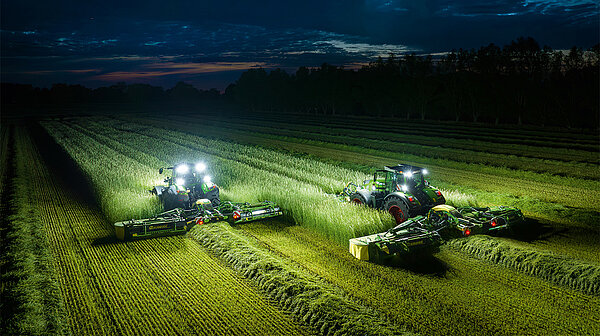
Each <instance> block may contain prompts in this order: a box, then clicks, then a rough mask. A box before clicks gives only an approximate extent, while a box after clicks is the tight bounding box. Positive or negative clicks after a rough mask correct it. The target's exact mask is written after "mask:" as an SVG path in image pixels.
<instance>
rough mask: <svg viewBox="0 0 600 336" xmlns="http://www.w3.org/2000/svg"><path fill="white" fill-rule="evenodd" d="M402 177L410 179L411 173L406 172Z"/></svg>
mask: <svg viewBox="0 0 600 336" xmlns="http://www.w3.org/2000/svg"><path fill="white" fill-rule="evenodd" d="M404 176H406V177H412V176H413V173H412V172H406V173H404Z"/></svg>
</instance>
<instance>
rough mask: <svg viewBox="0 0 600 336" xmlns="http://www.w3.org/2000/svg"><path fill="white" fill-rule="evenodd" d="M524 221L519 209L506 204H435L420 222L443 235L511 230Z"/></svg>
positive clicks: (466, 234)
mask: <svg viewBox="0 0 600 336" xmlns="http://www.w3.org/2000/svg"><path fill="white" fill-rule="evenodd" d="M524 223H525V217H523V214H522V213H521V210H519V209H517V208H513V207H507V206H494V207H479V208H476V207H459V208H454V207H452V206H450V205H447V204H442V205H437V206H435V207H433V208H432V209H431V210H429V213H428V214H427V220H426V221H423V222H422V223H421V224H422V226H423V227H425V228H427V229H430V230H439V229H441V231H440V232H441V233H442V235H443V236H444V237H447V236H457V235H458V236H469V235H471V234H480V233H484V234H485V233H495V232H499V231H505V230H511V229H513V228H514V227H516V226H519V225H522V224H524Z"/></svg>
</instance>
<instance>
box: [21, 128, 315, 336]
mask: <svg viewBox="0 0 600 336" xmlns="http://www.w3.org/2000/svg"><path fill="white" fill-rule="evenodd" d="M70 135H71V136H74V134H73V133H71V134H70ZM62 140H65V139H62ZM84 148H85V147H84ZM67 149H69V150H77V148H73V147H70V148H67ZM94 164H95V165H102V162H94ZM115 173H116V174H118V173H119V172H118V171H117V172H115ZM35 176H36V174H33V175H32V178H34V177H35ZM43 176H46V179H51V176H50V175H49V173H46V174H45V175H43ZM41 180H44V179H41ZM40 187H44V186H43V185H41V186H40ZM46 188H48V187H46ZM42 191H46V192H47V193H48V194H50V195H51V196H52V198H54V197H56V198H59V199H60V198H66V202H64V203H63V204H60V205H59V206H58V208H57V209H56V210H57V214H58V218H48V219H46V221H47V222H50V223H48V225H49V226H50V227H53V228H55V229H57V230H58V231H60V232H58V235H57V236H56V237H54V240H58V241H59V242H60V243H62V244H66V245H64V246H63V248H64V247H66V249H64V250H65V251H63V249H60V248H59V247H58V246H56V250H55V251H54V252H55V253H56V254H57V255H60V256H61V257H62V258H75V260H83V261H84V265H82V266H83V268H84V269H85V270H86V271H87V272H89V273H90V274H87V275H86V274H82V273H81V272H80V273H77V272H76V273H71V274H65V275H64V277H63V279H64V283H63V284H62V286H61V288H64V289H65V290H68V288H69V287H70V286H73V285H78V284H81V282H79V283H78V282H77V281H73V280H75V279H77V280H82V282H83V284H87V283H90V284H98V285H97V286H96V285H94V286H92V287H88V288H86V289H85V290H81V291H78V292H77V293H73V294H72V295H73V296H72V297H69V299H68V300H66V301H67V305H68V308H69V310H71V311H73V312H74V314H73V317H74V319H73V320H71V321H70V322H71V326H72V327H73V328H74V333H77V334H93V333H94V332H93V330H94V329H95V330H102V326H103V325H104V326H109V327H110V326H113V327H114V328H115V330H114V332H113V331H110V330H105V331H104V332H101V333H103V334H140V333H142V334H152V333H156V332H157V331H158V330H162V332H164V333H169V334H184V335H187V334H196V333H197V334H207V335H214V334H233V335H247V334H250V335H263V334H265V333H267V334H273V335H292V334H306V333H307V332H308V331H307V330H306V329H305V328H303V327H301V326H299V325H298V324H297V323H294V322H293V321H292V319H291V318H290V317H289V316H287V315H285V314H283V313H281V312H279V311H278V310H277V309H276V308H275V307H274V306H273V305H272V304H271V303H270V302H269V301H268V300H266V299H265V298H263V297H262V295H260V294H258V292H257V291H256V290H255V289H253V288H252V287H250V285H249V284H247V283H245V282H244V281H240V280H239V278H238V276H237V275H235V273H234V272H233V270H230V269H229V268H227V267H225V266H224V265H222V264H221V263H220V262H219V261H217V260H215V259H214V257H211V256H209V255H208V254H207V253H206V251H204V250H202V249H199V248H198V247H197V243H195V242H193V241H191V240H189V239H185V238H183V237H171V238H168V237H167V238H164V239H155V240H149V241H141V242H132V243H114V242H113V243H110V240H109V242H108V243H99V244H97V245H95V244H94V242H95V241H98V240H100V241H103V240H104V241H105V240H106V239H107V238H108V239H111V238H110V237H112V236H113V235H114V233H113V232H112V230H111V229H110V223H107V222H106V220H105V219H103V218H102V217H101V216H99V215H98V213H97V210H96V209H93V208H90V207H89V206H86V205H85V204H81V203H80V202H78V200H77V199H76V198H73V197H72V195H69V194H68V193H65V191H64V189H62V188H60V186H59V187H57V188H51V189H42ZM45 206H49V207H52V206H57V205H56V204H53V203H51V202H48V203H47V204H45ZM69 227H73V228H74V229H75V231H74V233H73V234H69V230H70V229H69ZM65 230H66V232H65ZM59 237H60V238H59ZM190 243H191V244H192V246H194V247H193V249H192V250H191V253H188V252H190V251H189V250H188V248H187V247H186V246H188V247H189V245H187V244H190ZM73 245H75V246H73ZM169 245H171V247H170V249H171V250H173V249H176V250H181V253H175V254H173V253H171V254H165V251H164V250H160V248H162V246H169ZM137 246H139V248H137ZM132 247H136V248H135V249H132ZM155 247H158V248H157V249H154V248H155ZM78 250H79V251H80V252H75V253H73V251H78ZM162 259H164V263H165V264H166V265H169V267H170V268H171V269H168V268H167V269H162V268H157V267H156V264H155V262H157V260H160V262H161V263H162V262H163V261H162ZM151 261H152V262H151ZM69 262H73V261H72V260H70V261H69ZM207 265H209V267H214V268H213V269H211V268H207ZM210 265H215V266H210ZM105 269H106V270H107V271H105ZM215 269H216V270H220V272H218V273H216V272H215ZM201 276H204V277H207V278H212V279H213V280H211V281H204V282H201V281H200V282H199V281H198V280H199V277H201ZM229 284H230V285H229ZM181 288H186V289H187V290H189V293H190V294H189V295H184V296H183V297H185V299H178V298H180V297H181V292H180V291H179V290H178V289H181ZM161 289H162V290H161ZM224 290H225V291H224ZM86 292H87V294H86ZM90 296H91V297H94V299H92V300H89V301H88V303H87V304H88V305H89V304H91V305H92V306H91V307H85V306H84V307H79V306H78V304H80V303H81V301H80V299H81V298H89V297H90ZM240 297H243V298H244V299H243V300H241V299H240ZM211 298H212V299H211ZM178 301H179V302H184V301H185V302H187V304H185V305H178V304H176V303H177V302H178ZM203 302H204V303H203ZM96 304H99V306H95V305H96ZM103 305H108V309H106V311H107V312H108V314H107V316H106V317H104V318H100V319H99V320H98V322H97V323H90V324H89V325H88V326H87V327H89V328H91V329H88V328H86V329H79V326H78V324H79V323H80V322H86V321H88V320H89V319H86V318H85V315H86V314H87V313H83V314H81V313H79V312H80V311H81V310H87V311H88V312H90V313H91V315H98V314H104V309H105V308H106V307H102V306H103ZM189 310H192V314H190V315H191V316H195V318H189V319H188V314H189ZM211 316H212V320H211V322H210V323H207V322H206V319H207V318H210V317H211ZM111 319H114V321H113V322H111ZM212 321H222V323H218V322H216V323H213V322H212Z"/></svg>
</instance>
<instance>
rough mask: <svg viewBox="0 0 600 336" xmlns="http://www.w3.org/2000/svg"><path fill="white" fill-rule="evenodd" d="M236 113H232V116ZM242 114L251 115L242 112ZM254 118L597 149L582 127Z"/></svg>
mask: <svg viewBox="0 0 600 336" xmlns="http://www.w3.org/2000/svg"><path fill="white" fill-rule="evenodd" d="M237 117H239V116H236V118H237ZM242 117H245V118H252V117H248V116H242ZM257 119H261V120H273V121H280V122H284V123H285V122H288V123H292V124H302V125H317V126H318V125H323V124H326V125H327V126H330V127H343V128H349V129H358V130H364V131H373V130H375V131H377V130H386V129H394V130H397V131H401V132H403V133H406V134H421V135H428V136H439V135H440V133H443V135H444V136H445V137H448V138H458V139H474V140H475V139H476V140H483V141H489V142H496V143H512V144H528V145H533V146H549V147H557V148H579V149H584V150H590V151H597V150H598V147H597V138H598V135H597V133H595V132H587V133H586V132H584V131H583V130H566V129H564V128H562V129H557V128H554V129H540V128H533V129H531V128H530V129H528V128H526V127H515V128H503V127H496V126H494V127H490V126H487V127H486V126H484V125H476V124H459V123H454V122H435V121H431V120H427V121H416V120H404V119H386V120H378V119H373V118H360V117H358V118H353V117H348V116H344V117H341V118H340V117H338V118H331V117H330V118H328V117H326V116H318V117H310V116H305V115H298V116H289V115H286V116H279V115H270V116H268V117H267V116H262V115H261V116H260V117H259V118H257Z"/></svg>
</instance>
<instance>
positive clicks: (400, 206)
mask: <svg viewBox="0 0 600 336" xmlns="http://www.w3.org/2000/svg"><path fill="white" fill-rule="evenodd" d="M384 208H385V209H386V210H387V211H388V212H389V213H390V215H392V217H394V219H395V220H396V224H400V223H402V222H404V221H406V220H407V219H408V215H409V214H408V205H406V203H404V201H403V200H402V199H401V198H400V197H397V196H391V197H390V198H388V199H387V200H386V201H385V204H384Z"/></svg>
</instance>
